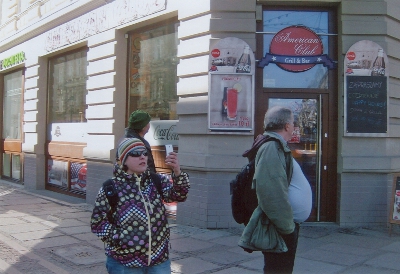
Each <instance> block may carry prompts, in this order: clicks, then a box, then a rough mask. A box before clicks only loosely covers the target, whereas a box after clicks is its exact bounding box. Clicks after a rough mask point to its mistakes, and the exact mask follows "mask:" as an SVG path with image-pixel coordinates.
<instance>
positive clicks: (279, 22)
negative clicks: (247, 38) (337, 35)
mask: <svg viewBox="0 0 400 274" xmlns="http://www.w3.org/2000/svg"><path fill="white" fill-rule="evenodd" d="M294 25H301V26H305V27H307V28H308V29H310V30H312V31H314V32H315V33H316V34H317V35H318V36H319V37H320V39H321V40H322V45H323V54H328V52H329V48H328V39H329V31H328V12H325V11H292V10H284V11H280V10H265V11H264V12H263V30H262V32H263V33H264V35H263V45H264V46H263V55H265V53H269V52H270V45H271V42H272V40H273V38H274V36H275V34H276V33H278V32H279V31H281V30H282V29H284V28H286V27H290V26H294ZM282 39H290V34H289V36H287V37H285V38H282ZM301 50H304V51H306V50H312V49H301ZM310 55H311V54H310ZM327 78H328V68H327V67H325V66H323V65H321V64H318V65H315V66H314V67H312V68H311V69H309V70H307V71H302V72H292V71H286V70H284V69H282V68H281V67H279V66H278V65H277V64H274V63H270V64H269V65H268V66H265V67H264V69H263V87H264V88H318V89H327V88H328V79H327Z"/></svg>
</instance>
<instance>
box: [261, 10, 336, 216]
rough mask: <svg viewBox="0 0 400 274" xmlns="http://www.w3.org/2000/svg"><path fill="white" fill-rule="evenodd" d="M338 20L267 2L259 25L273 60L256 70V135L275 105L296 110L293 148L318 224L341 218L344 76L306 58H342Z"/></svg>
mask: <svg viewBox="0 0 400 274" xmlns="http://www.w3.org/2000/svg"><path fill="white" fill-rule="evenodd" d="M336 18H337V16H336V10H335V9H332V8H321V7H311V6H307V7H300V6H298V7H292V6H282V7H279V6H276V5H274V6H272V5H271V6H270V5H264V6H263V9H262V20H260V21H258V24H257V50H256V54H255V55H256V59H257V60H262V58H263V57H267V56H268V58H269V57H270V58H271V59H267V60H270V61H269V62H260V63H259V64H263V63H264V65H263V68H258V69H257V71H256V95H255V102H256V103H255V111H256V114H255V126H256V128H255V135H258V134H259V133H261V132H263V131H264V130H263V124H264V115H265V112H266V111H267V109H268V108H269V107H271V106H274V105H285V106H288V107H290V108H291V109H292V110H293V112H294V114H295V127H296V128H295V134H294V136H293V138H292V140H291V141H290V144H289V146H290V147H291V149H292V153H293V156H294V158H295V159H296V161H297V162H298V163H299V165H300V166H301V168H302V170H303V172H304V173H305V175H306V178H307V179H308V181H309V182H310V185H311V187H312V191H313V208H312V213H311V216H310V217H309V219H308V220H307V221H312V222H335V221H336V197H337V124H338V123H337V117H338V115H337V108H338V105H337V98H338V94H337V85H338V80H337V79H338V75H337V69H335V68H334V66H333V67H330V66H329V65H327V63H324V64H321V63H318V64H315V65H309V64H308V65H307V62H308V61H307V60H306V59H307V57H306V56H307V55H308V56H314V57H315V58H317V59H318V60H323V59H324V58H330V60H331V59H333V62H334V61H335V60H336V59H337V57H336V56H337V23H336V22H337V20H336ZM295 57H296V58H295ZM303 59H304V60H306V61H307V62H305V63H303V61H302V60H303ZM310 60H311V59H310Z"/></svg>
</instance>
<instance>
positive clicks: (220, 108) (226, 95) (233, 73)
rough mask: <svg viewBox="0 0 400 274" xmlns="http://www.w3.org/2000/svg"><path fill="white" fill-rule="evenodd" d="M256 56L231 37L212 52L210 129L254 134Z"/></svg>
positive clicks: (210, 66)
mask: <svg viewBox="0 0 400 274" xmlns="http://www.w3.org/2000/svg"><path fill="white" fill-rule="evenodd" d="M254 68H255V66H254V54H253V52H252V51H251V50H250V47H249V46H248V45H247V43H245V42H244V41H242V40H240V39H238V38H234V37H228V38H224V39H221V40H219V41H218V43H217V44H216V45H215V46H214V47H212V48H211V51H210V58H209V97H208V98H209V113H208V114H209V115H208V117H209V129H210V130H211V131H252V130H253V124H254V115H253V109H254V102H253V93H254V88H253V85H254Z"/></svg>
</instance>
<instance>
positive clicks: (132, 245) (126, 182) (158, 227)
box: [91, 165, 190, 267]
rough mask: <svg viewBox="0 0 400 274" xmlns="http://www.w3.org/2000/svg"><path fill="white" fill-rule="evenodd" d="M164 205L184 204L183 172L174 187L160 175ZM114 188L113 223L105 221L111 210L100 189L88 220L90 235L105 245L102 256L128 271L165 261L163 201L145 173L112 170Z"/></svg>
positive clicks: (166, 228)
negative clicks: (117, 262) (169, 203)
mask: <svg viewBox="0 0 400 274" xmlns="http://www.w3.org/2000/svg"><path fill="white" fill-rule="evenodd" d="M158 175H159V176H160V178H161V184H162V196H163V197H162V198H163V200H164V201H165V202H174V201H177V202H183V201H185V200H186V197H187V194H188V191H189V187H190V184H189V176H188V174H187V173H185V172H181V174H180V175H179V176H177V177H174V176H173V181H174V182H173V184H171V182H170V181H169V179H168V178H167V177H165V176H163V175H161V174H158ZM114 176H115V177H114V178H113V181H114V185H115V188H116V191H117V192H118V196H119V201H118V205H117V207H116V210H115V213H114V214H113V220H114V221H113V222H112V223H110V221H109V220H108V218H107V212H109V211H110V209H111V207H110V204H109V203H108V200H107V197H106V195H105V192H104V190H103V188H100V190H99V193H98V195H97V198H96V202H95V206H94V209H93V213H92V217H91V229H92V232H93V233H95V234H97V236H98V237H100V238H101V240H102V241H103V242H104V243H105V253H106V255H107V256H110V257H112V258H114V259H115V260H117V261H119V262H121V263H122V264H123V265H125V266H127V267H144V266H153V265H157V264H160V263H162V262H165V261H166V260H167V259H168V256H169V252H168V245H169V235H170V233H169V226H168V220H167V217H166V210H165V207H164V204H163V202H162V198H161V197H160V194H159V192H158V190H157V187H156V186H155V184H154V182H153V181H152V180H151V176H150V172H149V171H148V170H147V171H146V172H144V173H143V174H141V175H140V176H139V177H138V176H136V175H135V174H132V175H130V174H128V173H125V172H124V171H123V170H122V169H121V168H120V166H119V165H115V168H114Z"/></svg>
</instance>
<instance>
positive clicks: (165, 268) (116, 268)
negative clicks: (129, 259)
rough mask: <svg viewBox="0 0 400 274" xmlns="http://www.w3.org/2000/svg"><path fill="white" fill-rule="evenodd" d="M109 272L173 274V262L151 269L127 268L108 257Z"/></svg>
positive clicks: (121, 273) (113, 273) (116, 273)
mask: <svg viewBox="0 0 400 274" xmlns="http://www.w3.org/2000/svg"><path fill="white" fill-rule="evenodd" d="M106 267H107V271H108V273H110V274H171V261H170V260H167V261H165V262H163V263H161V264H158V265H155V266H149V267H146V266H145V267H127V266H124V265H123V264H121V263H120V262H118V261H116V260H114V259H113V258H111V257H109V256H107V261H106Z"/></svg>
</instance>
